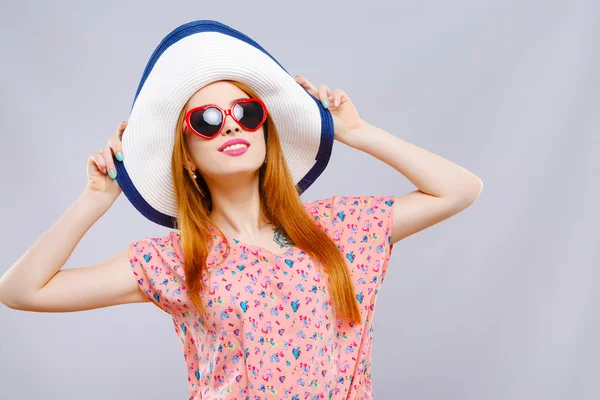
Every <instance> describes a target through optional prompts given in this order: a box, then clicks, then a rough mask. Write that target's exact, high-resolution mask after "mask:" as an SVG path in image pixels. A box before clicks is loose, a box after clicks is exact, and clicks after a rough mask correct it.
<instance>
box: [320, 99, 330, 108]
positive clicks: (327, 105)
mask: <svg viewBox="0 0 600 400" xmlns="http://www.w3.org/2000/svg"><path fill="white" fill-rule="evenodd" d="M321 103H323V107H325V108H329V102H328V101H327V100H323V101H321Z"/></svg>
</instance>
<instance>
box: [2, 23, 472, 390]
mask: <svg viewBox="0 0 600 400" xmlns="http://www.w3.org/2000/svg"><path fill="white" fill-rule="evenodd" d="M182 27H185V28H182ZM182 27H179V28H178V29H176V30H175V31H173V32H172V33H171V34H170V35H169V36H168V37H167V38H170V39H171V41H172V42H171V48H170V49H169V51H170V53H169V54H167V53H168V52H167V51H164V48H165V47H166V45H165V43H168V40H167V38H166V39H165V40H163V42H162V43H161V45H159V49H162V50H163V51H164V53H162V54H160V52H158V51H157V52H155V55H156V57H157V59H151V62H150V63H149V65H151V67H152V68H149V67H147V70H146V72H147V71H149V70H152V72H150V73H148V74H145V75H144V77H143V79H142V83H141V84H140V89H139V90H138V94H137V96H136V101H135V104H134V108H133V109H132V113H131V117H130V121H129V123H125V121H124V122H123V123H121V124H119V126H118V127H117V131H116V134H115V135H114V136H111V137H110V138H109V140H108V145H107V147H106V148H104V149H102V151H100V152H98V153H94V154H92V155H91V156H90V158H89V160H88V166H87V174H88V184H87V187H86V189H85V190H84V192H83V194H82V195H81V196H80V198H79V199H78V200H77V201H76V202H75V204H73V205H72V206H71V207H70V208H69V209H68V210H67V212H66V213H65V214H64V215H63V216H62V217H61V218H60V219H59V221H58V222H57V223H56V224H55V225H54V226H53V227H52V228H51V229H50V230H49V231H47V232H46V233H45V234H44V235H42V237H41V238H40V239H39V240H38V241H37V242H36V243H35V244H34V245H33V246H32V247H31V248H30V249H29V250H28V251H27V252H26V253H25V254H24V255H23V256H22V257H21V258H20V259H19V260H18V261H17V262H16V263H15V264H14V265H13V266H12V267H11V268H10V269H9V270H8V271H7V272H6V273H5V274H4V276H3V277H2V279H1V280H0V300H1V301H2V302H3V303H4V304H6V305H7V306H9V307H11V308H14V309H17V310H28V311H41V312H67V311H81V310H89V309H94V308H99V307H107V306H112V305H117V304H127V303H135V302H152V303H153V304H155V305H156V306H158V307H159V308H160V309H162V310H163V311H165V312H167V313H169V314H170V315H171V316H172V318H173V323H174V327H175V331H176V333H177V335H178V336H179V338H180V339H181V342H182V345H183V351H184V356H185V362H186V366H187V371H188V383H189V390H190V399H200V398H202V399H276V398H277V399H279V398H289V399H313V398H319V399H321V398H325V399H368V398H372V389H371V379H370V360H371V341H372V338H373V336H372V333H373V330H372V328H373V325H372V322H373V315H374V307H375V301H376V296H377V293H378V291H379V289H380V285H381V283H382V281H383V278H384V276H385V272H386V269H387V266H388V262H389V259H390V255H391V252H392V247H393V244H394V243H396V242H398V241H399V240H400V239H402V238H405V237H407V236H409V235H411V234H413V233H415V232H418V231H420V230H422V229H425V228H426V227H428V226H431V225H434V224H436V223H438V222H440V221H442V220H444V219H446V218H449V217H450V216H452V215H455V214H457V213H458V212H460V211H461V210H463V209H465V208H466V207H467V206H468V205H470V204H472V203H473V202H474V201H475V199H476V198H477V197H478V195H479V193H480V191H481V188H482V183H481V181H480V180H479V179H478V178H477V177H476V176H475V175H473V174H472V173H470V172H468V171H466V170H465V169H463V168H461V167H459V166H458V165H456V164H453V163H451V162H449V161H447V160H444V159H443V158H441V157H439V156H437V155H434V154H432V153H429V152H427V151H426V150H423V149H420V148H418V147H416V146H414V145H411V144H409V143H406V142H405V141H402V140H401V139H399V138H397V137H395V136H394V135H392V134H390V133H388V132H385V131H383V130H382V129H378V128H376V127H374V126H373V125H370V124H368V123H367V122H365V121H363V120H362V119H361V118H360V117H359V115H358V113H357V111H356V109H355V107H354V106H353V104H352V102H351V100H350V98H349V96H348V95H347V94H346V93H345V92H344V91H343V90H341V89H335V90H333V91H331V90H330V89H329V88H328V87H327V86H326V85H324V84H321V85H319V86H318V88H317V87H315V86H314V85H313V84H312V83H311V82H310V81H308V80H307V79H305V78H303V77H301V76H297V77H296V78H295V80H294V79H288V78H290V77H289V75H287V73H286V74H283V75H282V74H281V71H282V68H281V66H280V65H279V64H277V63H276V62H275V61H274V59H272V57H270V55H268V53H266V52H265V51H264V49H262V48H261V49H260V51H261V53H260V54H261V55H258V54H256V55H252V54H254V53H251V51H254V50H255V49H257V48H258V47H257V45H256V43H255V42H250V41H249V40H250V39H247V37H245V36H242V34H241V33H239V32H237V31H235V32H234V33H235V35H237V36H234V34H233V33H232V30H231V28H229V27H226V26H225V25H222V24H220V23H217V22H216V21H210V22H209V21H196V22H194V23H190V24H188V25H185V26H182ZM215 27H217V28H218V29H219V30H220V31H218V32H217V30H216V29H215ZM192 28H193V31H191V32H189V31H185V30H184V29H192ZM225 28H227V29H228V30H227V34H223V30H224V29H225ZM182 32H187V34H185V35H184V34H182ZM207 33H208V34H210V35H208V36H206V34H207ZM215 33H218V34H215ZM175 34H177V35H179V36H181V37H185V38H188V39H194V40H196V39H197V40H198V41H197V42H188V43H187V44H185V43H184V44H176V43H178V42H177V41H173V40H172V39H173V37H174V36H173V35H175ZM222 36H226V38H224V37H222ZM181 37H180V38H179V39H181ZM240 38H241V39H240ZM242 39H243V40H242ZM221 40H224V41H232V40H233V41H232V42H231V43H229V42H222V41H221ZM238 41H240V42H243V43H238ZM204 43H205V44H206V46H207V47H206V49H204V51H203V54H204V52H205V51H207V49H209V48H211V46H214V45H215V44H218V48H220V49H221V48H229V46H231V47H232V48H235V51H232V52H231V53H230V54H235V57H237V55H238V54H240V53H243V54H242V55H240V59H239V60H238V59H233V58H232V59H230V60H229V61H228V62H227V64H226V65H217V61H214V63H213V61H210V60H217V59H219V57H213V58H209V60H208V61H207V59H203V61H202V63H203V64H202V65H203V66H204V65H209V66H212V67H214V68H218V70H219V71H222V70H224V69H223V67H224V66H229V67H231V68H234V67H235V68H238V66H239V65H247V67H240V68H242V69H241V70H240V71H239V74H238V75H237V77H238V78H239V79H237V80H236V79H227V77H228V76H229V75H227V74H223V75H218V74H217V75H214V74H212V75H211V72H210V70H209V69H207V70H205V71H201V72H197V71H198V69H197V68H192V67H190V68H189V69H187V70H186V71H189V72H185V73H184V74H183V75H178V73H176V72H175V70H173V69H170V70H169V69H168V68H166V67H165V65H167V64H168V63H167V62H166V61H167V60H168V61H172V60H176V61H177V63H176V64H174V65H184V64H185V62H186V60H187V59H185V58H180V57H181V54H191V55H190V56H189V57H190V58H189V59H190V60H196V59H197V57H198V56H197V55H194V54H193V51H195V50H196V49H198V46H202V45H203V44H204ZM244 43H245V44H244ZM246 45H247V46H253V47H252V49H251V48H250V47H248V48H246V47H237V46H246ZM177 46H182V47H177ZM186 46H188V47H186ZM176 51H181V53H179V55H178V53H177V52H176ZM198 52H200V50H198ZM228 54H229V53H228ZM265 54H267V55H268V56H269V57H270V58H264V59H261V61H260V62H265V63H267V64H265V65H267V67H268V68H271V71H272V72H273V74H272V75H271V76H270V77H269V79H263V78H262V75H260V76H259V75H257V74H258V73H257V74H255V75H252V79H250V78H248V76H250V75H248V74H249V73H250V72H249V71H256V70H255V69H253V60H258V59H259V58H260V57H263V56H264V55H265ZM161 57H173V58H171V59H169V58H166V59H164V60H165V62H162V60H163V59H162V58H161ZM252 57H255V58H254V59H253V58H252ZM242 59H243V60H244V62H245V64H242V63H241V60H242ZM161 62H162V64H161ZM260 62H258V61H257V64H259V63H260ZM211 63H212V64H211ZM263 67H264V66H263ZM244 68H245V69H244ZM177 71H179V70H178V69H177ZM260 71H261V74H262V73H264V72H262V71H265V70H264V69H261V70H260ZM186 74H187V75H186ZM193 74H200V75H198V76H199V77H202V78H203V79H204V78H206V77H208V76H210V79H208V78H206V79H204V80H203V79H199V80H197V82H196V84H195V85H196V86H194V85H192V87H189V86H186V85H187V84H189V82H192V81H193V79H190V77H194V76H195V75H193ZM234 75H235V74H234ZM168 79H174V81H173V82H169V81H168ZM278 79H281V81H278ZM244 80H246V82H247V83H243V82H242V81H244ZM290 80H291V82H290ZM174 82H185V83H186V84H185V85H184V84H182V85H179V86H178V85H177V84H175V83H174ZM257 82H258V83H257ZM273 82H275V83H278V82H279V83H280V84H281V86H280V87H282V88H285V89H284V90H281V91H279V92H277V93H278V94H277V95H271V94H270V93H272V87H273V85H274V84H273ZM251 86H254V87H251ZM173 87H180V88H182V89H181V93H179V94H177V95H173V93H172V92H170V91H171V90H175V89H172V88H173ZM198 87H199V88H198ZM259 92H261V93H262V94H261V93H259ZM189 93H191V96H190V95H189ZM277 96H279V97H277ZM161 98H162V99H165V100H164V103H160V102H158V103H157V100H156V99H161ZM178 101H179V103H178ZM157 104H159V105H160V104H162V105H163V106H164V108H161V107H160V106H157ZM181 104H183V106H181ZM167 106H168V107H170V108H168V107H167ZM302 107H304V108H302ZM168 110H173V111H168ZM315 110H316V111H317V112H315ZM303 113H304V114H303ZM157 115H160V117H157ZM156 118H158V119H156ZM328 118H329V119H328ZM169 121H173V122H172V124H171V125H169V124H168V123H167V122H169ZM327 121H329V122H330V124H329V125H327ZM315 122H317V123H315ZM163 124H164V126H167V127H169V128H170V127H172V128H173V129H172V130H170V129H163ZM328 129H329V130H328ZM315 132H316V134H315ZM329 134H331V136H333V139H335V140H337V141H340V142H342V143H344V144H346V145H349V146H351V147H354V148H355V149H358V150H361V151H365V152H367V153H369V154H371V155H373V156H374V157H377V158H378V159H380V160H382V161H383V162H385V163H387V164H389V165H390V166H391V167H393V168H395V169H396V170H398V171H399V172H400V173H402V174H404V175H405V176H406V177H407V178H408V179H409V180H410V181H411V182H413V183H414V184H415V185H416V186H417V187H418V190H416V191H414V192H412V193H408V194H405V195H403V196H391V195H389V196H350V197H343V196H333V197H330V198H327V199H323V200H318V201H313V202H308V203H304V204H303V203H302V202H301V199H300V193H301V192H302V191H303V190H304V189H306V188H307V187H308V186H309V185H310V183H312V181H314V179H315V178H316V176H318V174H319V173H320V172H321V171H322V170H323V168H324V165H326V162H327V159H328V157H329V153H328V152H327V151H329V150H330V149H331V143H328V142H327V141H325V140H324V137H325V139H326V137H327V135H329ZM323 143H325V145H323ZM323 146H324V148H325V151H324V150H323ZM315 159H316V163H315ZM129 160H131V161H129ZM323 160H324V161H323ZM320 162H321V163H320ZM315 171H316V172H315ZM121 191H124V192H125V193H126V195H127V197H128V198H129V200H131V202H132V203H133V204H134V206H135V207H136V208H137V209H138V210H139V211H140V212H141V213H142V214H143V215H144V216H146V217H147V218H150V219H151V220H153V221H155V222H157V223H159V224H162V225H165V226H169V227H172V228H175V229H177V230H179V232H176V231H171V232H169V234H168V235H166V236H165V237H155V238H151V237H149V238H144V239H141V240H137V241H133V242H131V243H130V245H129V247H128V248H127V249H125V250H123V251H122V252H120V253H119V254H116V255H114V256H113V257H111V258H109V259H107V260H105V261H103V262H101V263H99V264H97V265H93V266H90V267H86V268H79V269H65V270H62V269H61V268H62V266H63V265H64V263H65V262H66V260H67V259H68V258H69V256H70V254H71V253H72V251H73V249H74V247H75V246H76V244H77V243H78V242H79V240H80V239H81V238H82V236H83V235H84V234H85V232H86V231H87V230H88V229H89V228H90V227H91V225H93V223H94V222H95V221H96V220H97V219H98V218H100V217H101V216H102V215H103V214H104V213H105V212H106V211H107V210H108V209H109V208H110V206H111V205H112V204H113V203H114V201H115V199H116V198H117V197H118V196H119V195H120V193H121Z"/></svg>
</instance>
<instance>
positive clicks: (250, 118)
mask: <svg viewBox="0 0 600 400" xmlns="http://www.w3.org/2000/svg"><path fill="white" fill-rule="evenodd" d="M232 112H233V115H235V117H236V118H237V120H238V121H239V123H240V125H243V126H244V127H246V128H247V129H256V128H258V127H259V126H260V123H261V122H262V120H263V117H264V111H263V108H262V106H261V104H260V103H259V102H258V101H256V100H252V101H246V102H242V103H237V104H236V105H235V107H234V108H233V111H232Z"/></svg>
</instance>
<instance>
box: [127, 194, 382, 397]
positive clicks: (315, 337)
mask: <svg viewBox="0 0 600 400" xmlns="http://www.w3.org/2000/svg"><path fill="white" fill-rule="evenodd" d="M393 204H394V197H393V196H352V197H341V196H334V197H331V198H328V199H324V200H318V201H313V202H308V203H305V204H304V206H305V210H306V212H308V213H309V214H310V215H312V216H313V218H314V221H315V223H316V224H317V225H318V226H320V227H321V229H322V230H324V231H325V232H326V233H327V234H328V235H329V236H330V237H331V238H332V239H333V240H334V241H335V243H336V244H337V246H338V248H339V250H340V251H341V252H342V254H343V256H344V259H345V261H346V263H347V266H348V269H349V271H350V275H351V278H352V282H353V285H354V289H355V292H356V299H357V300H358V303H359V309H360V311H361V316H362V320H363V323H362V324H350V323H347V322H343V320H338V319H335V317H334V315H333V308H332V301H331V297H330V294H329V291H328V290H327V277H326V276H324V275H322V274H321V273H320V272H319V270H318V269H317V268H316V266H315V265H314V263H313V260H312V259H311V258H310V257H308V255H307V254H306V253H305V252H303V251H302V250H300V249H299V248H297V247H289V248H288V250H287V252H285V253H281V254H274V253H271V252H269V251H268V250H266V249H263V248H261V247H258V246H252V245H248V244H244V243H242V242H240V241H238V240H236V239H234V238H230V237H228V239H229V241H230V243H231V245H232V247H231V249H228V248H227V246H226V243H225V242H224V241H221V240H220V238H219V235H218V231H216V230H215V229H214V228H212V229H213V232H214V235H213V238H214V240H215V247H214V248H213V249H212V250H211V253H210V255H209V257H208V259H207V264H208V265H207V266H208V271H207V272H206V273H203V279H204V282H205V283H206V284H207V288H205V290H204V291H203V292H201V296H202V298H203V299H204V301H205V302H208V307H207V311H208V312H209V315H210V320H208V321H207V323H206V325H203V324H202V323H201V322H200V319H199V318H198V315H197V313H196V311H195V307H194V305H193V303H192V302H191V299H190V298H189V296H188V292H187V289H186V282H185V272H184V267H183V264H184V261H183V259H182V255H181V247H180V237H179V234H178V233H176V232H170V233H169V234H168V235H167V236H166V237H158V238H145V239H142V240H139V241H135V242H132V243H131V244H130V246H129V257H130V261H131V268H132V271H133V273H134V275H135V277H136V279H137V283H138V285H139V287H140V288H141V290H142V291H143V292H144V293H145V294H146V296H147V297H148V298H149V299H150V300H151V301H152V302H153V303H154V304H155V305H156V306H158V307H160V308H161V309H162V310H163V311H165V312H167V313H169V314H170V315H171V317H172V319H173V324H174V326H175V332H176V333H177V336H178V337H179V339H180V341H181V346H182V349H183V354H184V358H185V363H186V366H187V374H188V387H189V392H190V394H189V400H199V399H210V400H213V399H214V400H216V399H240V400H263V399H290V400H309V399H310V400H313V399H327V400H341V399H351V400H355V399H359V400H365V399H372V398H373V395H372V387H371V344H372V341H373V316H374V311H375V303H376V299H377V293H378V292H379V289H380V285H381V283H382V281H383V278H384V276H385V272H386V269H387V266H388V261H389V258H390V256H391V252H392V245H391V229H392V220H393V210H394V207H393ZM228 250H230V252H229V254H228V256H227V260H226V261H225V263H224V264H222V265H221V266H218V264H219V262H220V261H222V259H223V257H224V255H227V251H228Z"/></svg>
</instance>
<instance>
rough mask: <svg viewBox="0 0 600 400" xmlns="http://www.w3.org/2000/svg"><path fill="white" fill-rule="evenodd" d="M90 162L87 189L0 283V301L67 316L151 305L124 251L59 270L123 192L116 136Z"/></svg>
mask: <svg viewBox="0 0 600 400" xmlns="http://www.w3.org/2000/svg"><path fill="white" fill-rule="evenodd" d="M124 129H125V124H123V125H119V127H118V128H117V135H116V136H111V138H110V139H109V147H107V148H104V149H103V150H102V151H101V152H99V153H95V154H93V155H92V156H90V158H89V159H88V165H87V172H88V186H87V187H86V188H85V190H84V192H83V193H82V194H81V195H80V196H79V198H78V199H77V200H76V201H75V203H73V204H72V205H71V207H69V208H68V209H67V211H66V212H65V213H64V214H63V215H62V216H61V217H60V218H59V220H58V221H57V222H56V223H55V224H54V225H53V226H52V227H51V228H50V229H49V230H48V231H46V232H45V233H44V234H43V235H42V236H41V237H40V238H39V239H38V240H37V241H36V242H35V243H34V244H33V245H32V246H31V248H29V250H27V252H26V253H25V254H24V255H23V256H21V258H19V259H18V260H17V261H16V262H15V264H14V265H13V266H12V267H11V268H10V269H9V270H8V271H7V272H6V273H5V274H4V275H3V276H2V278H0V302H2V303H3V304H5V305H6V306H7V307H10V308H13V309H16V310H24V311H38V312H69V311H82V310H90V309H94V308H100V307H108V306H112V305H117V304H125V303H136V302H144V301H149V300H148V298H147V297H146V296H145V295H144V293H143V292H142V291H141V290H140V288H139V287H138V284H137V282H136V279H135V277H134V275H133V273H132V272H131V266H130V263H129V254H128V250H127V249H126V250H123V251H121V252H119V253H118V254H115V255H114V256H113V257H111V258H109V259H107V260H104V261H102V262H100V263H98V264H95V265H91V266H88V267H85V268H74V269H65V270H63V269H61V268H62V267H63V266H64V264H65V263H66V262H67V260H68V259H69V257H70V256H71V254H72V252H73V250H74V249H75V246H76V245H77V244H78V243H79V241H80V240H81V238H82V237H83V236H84V235H85V233H86V232H87V231H88V230H89V228H90V227H91V226H92V225H93V224H94V223H95V222H96V221H97V220H98V219H99V218H100V217H101V216H102V215H104V213H105V212H106V211H107V210H108V209H109V208H110V207H111V206H112V204H113V203H114V201H115V200H116V199H117V197H118V196H119V194H120V193H121V188H120V187H119V185H118V183H117V181H116V179H113V178H112V177H109V175H108V174H107V172H104V171H107V170H110V169H112V170H114V171H116V168H115V167H114V162H113V160H112V155H111V152H112V151H114V152H115V153H116V152H117V151H121V152H122V151H123V150H122V147H121V141H120V139H119V135H120V134H122V132H123V130H124Z"/></svg>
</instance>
